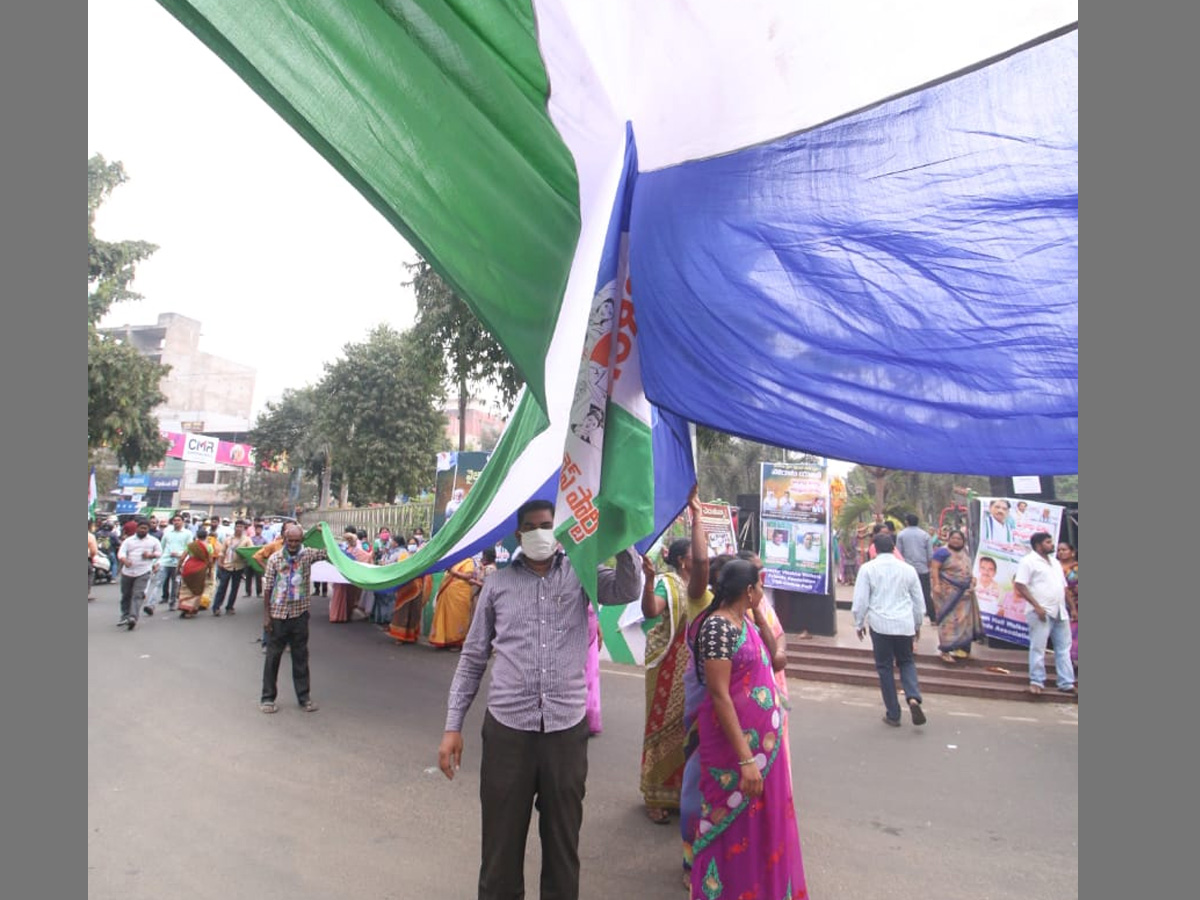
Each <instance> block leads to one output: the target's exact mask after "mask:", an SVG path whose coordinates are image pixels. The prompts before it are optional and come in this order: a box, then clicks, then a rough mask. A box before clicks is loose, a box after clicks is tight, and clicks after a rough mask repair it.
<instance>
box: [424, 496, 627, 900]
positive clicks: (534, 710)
mask: <svg viewBox="0 0 1200 900" xmlns="http://www.w3.org/2000/svg"><path fill="white" fill-rule="evenodd" d="M517 526H518V527H517V537H518V539H519V540H520V542H521V555H520V556H519V557H518V558H516V559H515V560H514V561H513V562H512V563H511V564H510V565H509V566H508V567H507V568H505V569H500V570H499V571H497V572H496V573H495V574H493V575H490V576H489V577H488V578H487V580H486V581H484V583H483V589H482V590H481V592H480V594H479V597H478V599H477V601H476V609H475V617H474V619H473V621H472V622H471V630H470V631H469V632H468V634H467V639H466V642H465V643H464V644H463V648H462V655H461V656H460V657H459V661H458V669H457V670H456V671H455V673H454V681H453V683H452V684H451V686H450V699H449V703H448V711H447V714H446V730H445V734H444V735H443V736H442V742H441V746H440V747H439V748H438V765H439V766H440V768H441V770H442V772H443V773H444V774H445V775H446V777H447V778H451V779H452V778H454V773H455V772H457V771H458V768H459V765H460V764H461V762H462V750H463V740H462V724H463V719H464V717H465V716H466V714H467V710H468V708H469V707H470V705H471V702H472V700H474V699H475V694H476V693H477V692H478V690H479V686H480V682H481V681H482V679H483V673H484V671H485V669H486V668H487V664H488V659H489V658H490V657H491V655H492V653H493V651H494V652H495V657H496V658H495V662H494V664H493V666H492V680H491V687H490V690H489V694H488V709H487V712H486V714H485V715H484V722H483V753H482V758H481V760H480V787H479V795H480V803H481V806H482V820H483V853H482V863H481V865H480V870H479V894H478V896H479V900H500V898H511V897H523V896H524V895H525V879H524V869H525V837H526V835H527V834H528V833H529V820H530V816H531V813H532V808H533V803H534V797H535V796H536V797H537V807H538V814H539V822H540V824H539V827H538V830H539V832H540V834H541V840H542V874H541V896H542V897H554V898H558V900H576V898H578V896H579V829H580V826H581V825H582V823H583V795H584V782H585V780H586V778H587V743H588V723H587V717H586V706H587V682H586V679H585V675H584V670H585V667H586V665H587V655H588V617H587V609H588V603H589V602H590V601H589V600H588V598H587V595H586V593H585V592H584V590H583V585H582V584H581V583H580V581H579V576H578V575H577V574H576V573H575V571H574V569H572V567H571V562H570V560H569V559H567V557H566V555H565V554H564V553H563V552H562V551H561V550H559V549H557V546H556V545H557V541H556V540H555V537H554V504H553V503H551V502H549V501H547V500H530V501H529V502H528V503H526V504H524V505H523V506H522V507H521V508H520V509H519V510H518V511H517ZM596 574H597V582H598V585H597V599H598V600H599V601H600V602H601V603H604V604H624V603H630V602H632V601H634V600H637V599H638V597H639V596H640V595H641V590H642V577H643V576H642V571H641V558H640V557H639V556H638V554H637V552H636V551H635V550H633V548H629V549H628V550H622V551H621V552H620V553H619V554H617V568H616V569H615V570H614V569H610V568H608V567H607V566H600V567H598V569H597V573H596Z"/></svg>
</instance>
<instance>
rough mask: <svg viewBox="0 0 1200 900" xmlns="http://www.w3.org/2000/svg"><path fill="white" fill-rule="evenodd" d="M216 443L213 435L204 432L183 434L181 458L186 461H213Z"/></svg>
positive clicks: (215, 454) (215, 459) (215, 456)
mask: <svg viewBox="0 0 1200 900" xmlns="http://www.w3.org/2000/svg"><path fill="white" fill-rule="evenodd" d="M218 443H219V441H218V440H217V439H216V438H215V437H209V436H208V435H205V434H184V436H183V459H184V460H185V461H187V462H199V463H210V464H212V463H215V462H216V461H217V444H218Z"/></svg>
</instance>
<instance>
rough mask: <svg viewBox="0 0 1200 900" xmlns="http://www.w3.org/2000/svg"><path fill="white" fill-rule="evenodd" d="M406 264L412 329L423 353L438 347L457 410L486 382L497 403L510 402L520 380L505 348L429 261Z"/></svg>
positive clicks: (433, 351) (513, 398) (432, 353)
mask: <svg viewBox="0 0 1200 900" xmlns="http://www.w3.org/2000/svg"><path fill="white" fill-rule="evenodd" d="M405 265H406V267H407V268H408V271H409V272H410V273H411V274H412V280H411V281H409V282H406V284H408V285H411V286H412V288H413V292H414V293H415V294H416V298H417V324H416V329H415V331H416V332H417V334H418V336H419V337H420V340H421V341H422V342H423V343H424V345H425V347H426V352H429V353H431V355H436V351H440V355H441V359H442V360H444V375H445V378H446V380H447V382H448V384H449V385H450V386H451V387H452V388H453V390H455V391H456V392H457V393H458V396H459V401H460V412H461V411H462V406H465V404H466V400H467V398H468V397H469V396H470V393H471V391H472V390H473V389H474V388H476V387H478V386H480V385H485V384H486V385H491V386H492V387H494V388H496V389H498V390H499V392H500V395H501V400H502V402H503V403H505V404H507V405H511V404H512V402H513V401H514V400H515V399H516V396H517V393H518V392H519V391H520V390H521V386H522V385H523V384H524V380H523V379H522V378H521V374H520V373H519V372H518V371H517V368H516V366H514V365H513V363H512V360H511V359H509V356H508V354H507V353H506V352H505V351H504V348H503V347H501V346H500V344H499V342H497V341H496V339H495V338H494V337H492V335H491V333H490V332H489V331H488V330H487V329H486V328H484V327H483V324H482V323H481V322H480V321H479V319H477V318H476V317H475V314H474V313H473V312H471V308H470V307H469V306H467V304H466V303H465V302H464V301H463V299H462V298H461V297H459V296H458V294H456V293H455V292H454V291H453V289H451V287H450V286H449V285H448V284H446V282H445V281H443V280H442V278H441V276H440V275H438V273H437V272H435V271H434V270H433V267H432V266H430V265H429V263H427V262H425V261H424V260H419V261H418V262H416V263H412V264H408V263H406V264H405ZM461 418H462V417H461V416H460V421H461ZM459 449H460V450H461V449H463V448H462V447H459Z"/></svg>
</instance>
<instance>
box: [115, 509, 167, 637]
mask: <svg viewBox="0 0 1200 900" xmlns="http://www.w3.org/2000/svg"><path fill="white" fill-rule="evenodd" d="M118 556H119V557H120V560H121V618H120V620H119V621H118V622H117V627H118V628H119V627H121V626H124V627H125V628H127V629H129V630H130V631H133V628H134V626H135V625H137V622H138V612H139V606H138V604H140V603H141V600H142V595H143V594H144V593H145V591H146V582H148V581H149V580H150V570H151V568H153V566H154V561H155V560H156V559H158V558H159V557H160V556H162V545H161V544H159V543H158V541H157V540H156V539H155V538H152V537H150V523H149V522H147V521H146V520H145V519H138V520H137V530H136V531H134V533H133V537H130V538H126V539H125V540H124V541H122V543H121V549H120V550H119V551H118Z"/></svg>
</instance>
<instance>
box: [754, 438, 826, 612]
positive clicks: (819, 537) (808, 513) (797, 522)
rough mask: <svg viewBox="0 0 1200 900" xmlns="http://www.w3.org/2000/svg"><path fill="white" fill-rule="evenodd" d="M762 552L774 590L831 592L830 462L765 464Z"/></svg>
mask: <svg viewBox="0 0 1200 900" xmlns="http://www.w3.org/2000/svg"><path fill="white" fill-rule="evenodd" d="M759 509H760V513H759V515H760V520H761V521H760V526H761V527H760V535H761V539H760V549H759V556H760V557H761V558H762V562H763V569H764V581H763V583H764V584H765V585H766V586H767V587H770V588H779V589H781V590H785V591H799V592H801V593H807V594H825V593H828V591H829V560H830V557H831V553H830V543H829V512H828V510H829V477H828V471H827V469H826V465H825V460H824V459H823V458H821V457H811V458H810V459H809V460H806V461H804V462H798V463H766V462H765V463H762V464H761V470H760V497H759Z"/></svg>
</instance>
